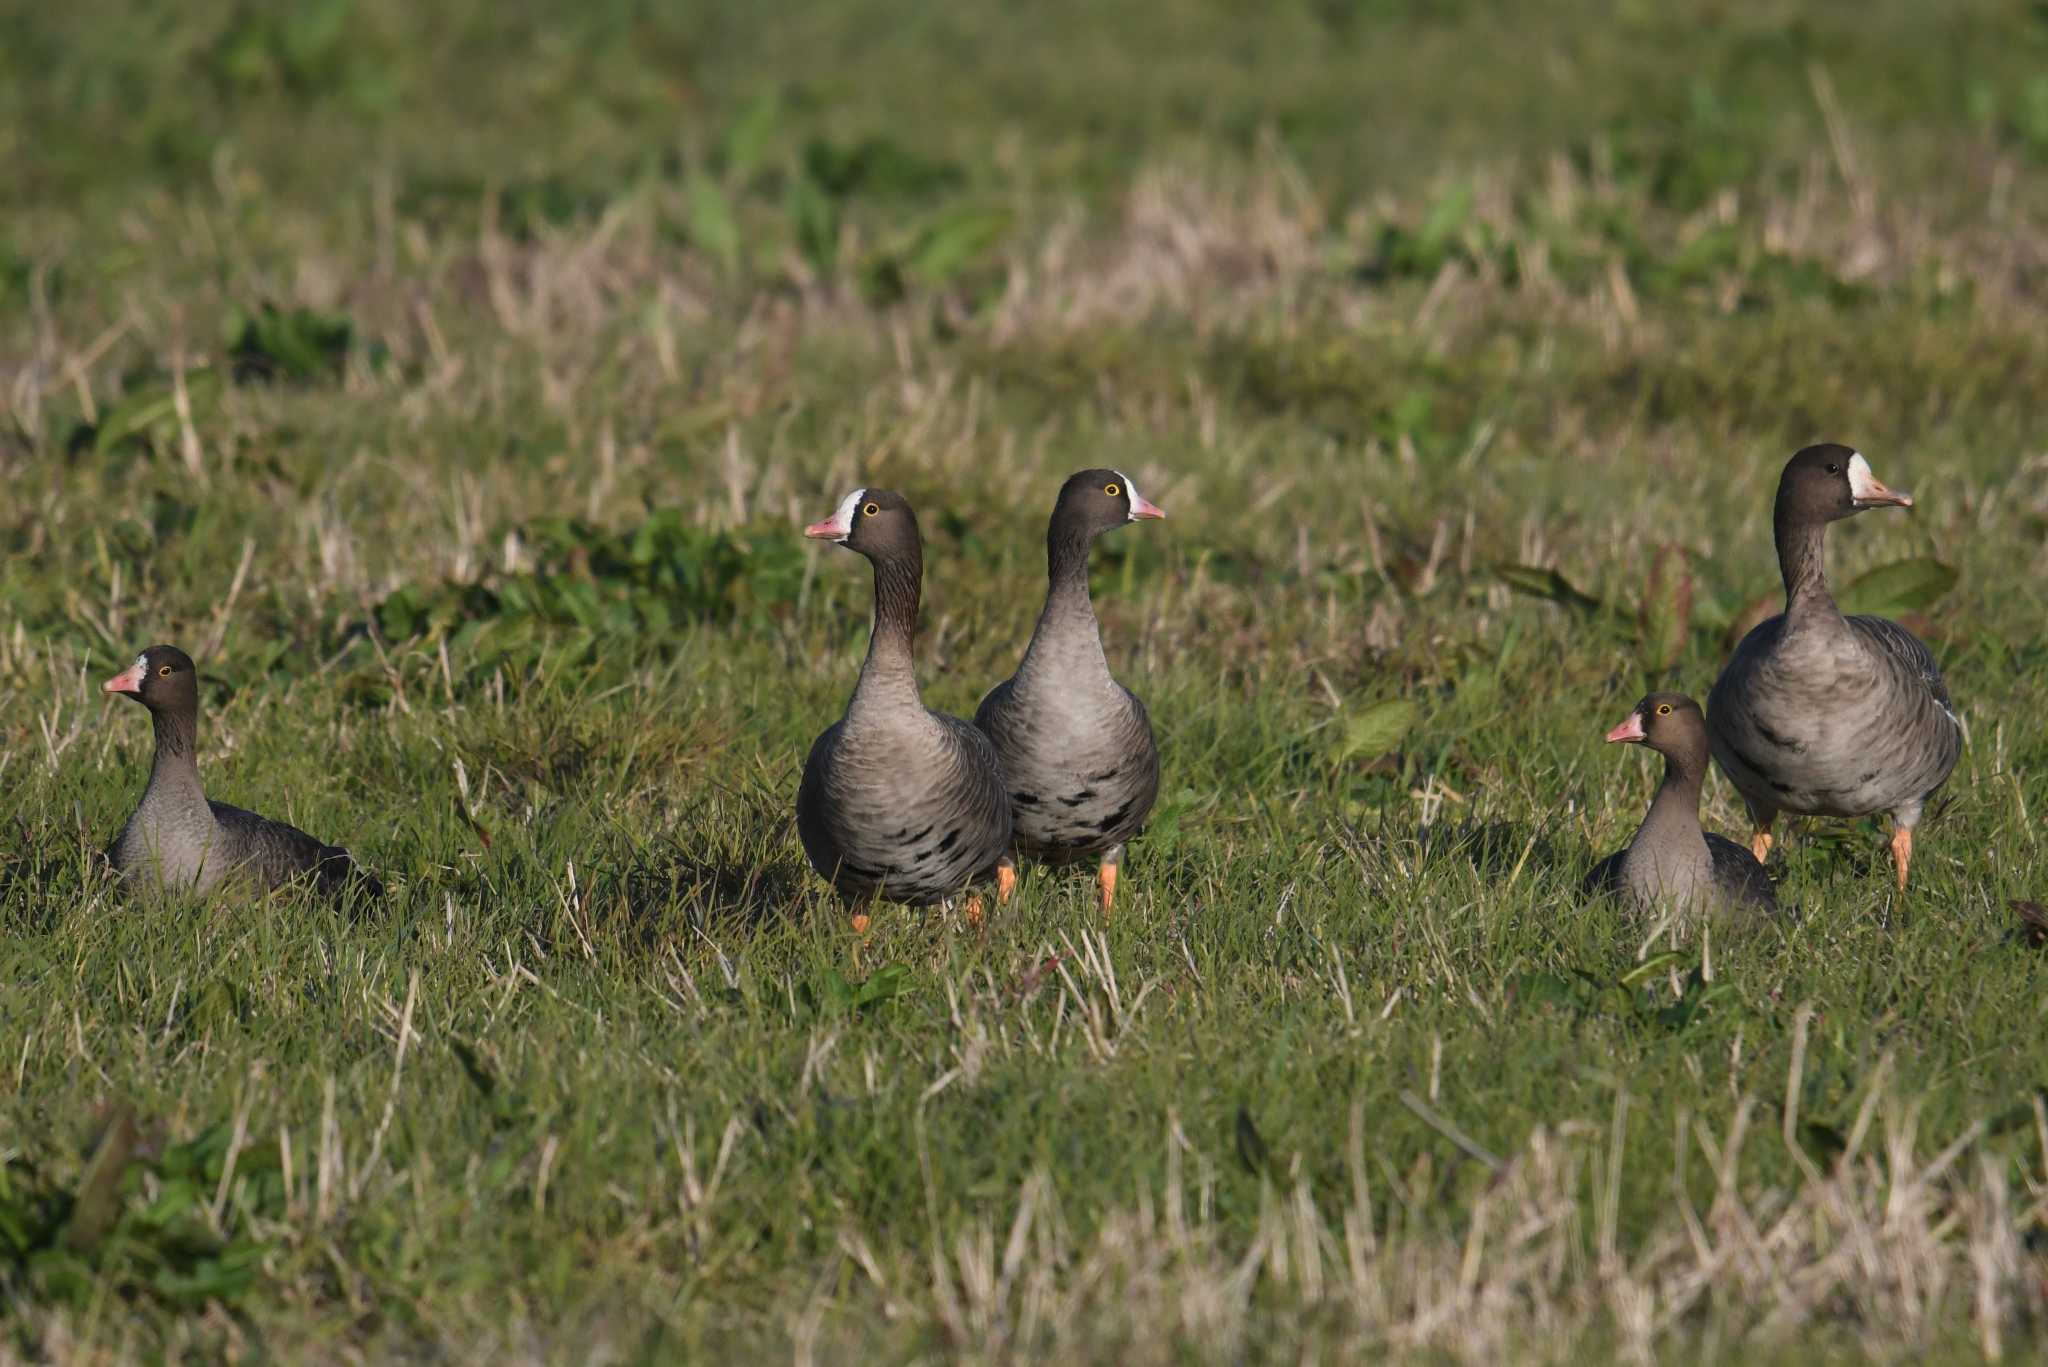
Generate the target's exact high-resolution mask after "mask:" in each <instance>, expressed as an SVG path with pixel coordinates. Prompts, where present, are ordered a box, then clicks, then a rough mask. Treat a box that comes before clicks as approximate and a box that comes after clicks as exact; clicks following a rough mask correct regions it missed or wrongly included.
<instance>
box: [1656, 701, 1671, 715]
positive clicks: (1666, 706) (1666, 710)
mask: <svg viewBox="0 0 2048 1367" xmlns="http://www.w3.org/2000/svg"><path fill="white" fill-rule="evenodd" d="M1657 715H1658V716H1660V717H1668V716H1670V715H1671V704H1670V703H1668V702H1660V703H1658V704H1657Z"/></svg>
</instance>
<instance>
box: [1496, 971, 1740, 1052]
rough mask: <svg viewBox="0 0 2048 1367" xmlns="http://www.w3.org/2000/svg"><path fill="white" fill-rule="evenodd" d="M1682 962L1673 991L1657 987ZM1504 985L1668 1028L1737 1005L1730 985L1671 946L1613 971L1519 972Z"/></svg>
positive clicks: (1551, 1001) (1543, 999) (1532, 997)
mask: <svg viewBox="0 0 2048 1367" xmlns="http://www.w3.org/2000/svg"><path fill="white" fill-rule="evenodd" d="M1681 967H1684V968H1685V969H1686V972H1685V977H1684V978H1683V979H1682V981H1681V984H1680V987H1679V990H1678V992H1677V995H1676V996H1675V997H1674V996H1673V995H1672V994H1671V993H1669V992H1660V991H1658V990H1657V985H1658V983H1659V982H1660V980H1661V979H1662V978H1663V977H1664V976H1665V975H1666V974H1669V973H1672V972H1675V971H1677V970H1679V969H1680V968H1681ZM1508 990H1509V992H1510V993H1511V994H1512V995H1513V996H1514V997H1515V998H1516V999H1518V1000H1520V1001H1523V1002H1527V1003H1529V1004H1530V1005H1550V1006H1560V1007H1563V1008H1565V1009H1566V1010H1569V1011H1571V1012H1573V1013H1575V1014H1577V1015H1580V1016H1611V1017H1616V1018H1619V1019H1622V1020H1633V1021H1636V1022H1637V1023H1639V1024H1642V1025H1646V1026H1653V1027H1656V1028H1658V1029H1663V1030H1668V1031H1670V1032H1672V1033H1673V1034H1677V1033H1679V1032H1681V1031H1684V1030H1688V1029H1690V1028H1691V1027H1692V1026H1693V1025H1695V1024H1696V1023H1698V1022H1699V1021H1701V1020H1702V1019H1704V1018H1705V1017H1706V1016H1707V1015H1708V1013H1709V1012H1710V1011H1713V1010H1715V1009H1716V1008H1719V1009H1722V1010H1729V1009H1734V1008H1735V1007H1736V1006H1738V1005H1739V1000H1738V999H1737V998H1736V997H1735V989H1734V987H1733V986H1732V985H1730V984H1728V983H1725V982H1720V983H1716V982H1709V981H1708V979H1707V976H1706V970H1705V968H1704V967H1703V966H1702V965H1701V964H1700V963H1698V962H1691V963H1688V961H1687V959H1686V957H1685V956H1684V955H1682V954H1680V953H1679V952H1677V951H1676V950H1668V951H1666V952H1664V953H1662V954H1652V955H1651V956H1650V957H1649V958H1647V959H1644V960H1643V961H1642V962H1641V963H1639V964H1636V965H1634V966H1633V967H1631V968H1630V969H1629V970H1628V971H1627V972H1625V973H1622V974H1620V975H1618V976H1615V977H1609V976H1606V975H1604V974H1600V973H1593V972H1589V971H1587V970H1586V969H1583V968H1572V969H1567V970H1566V971H1564V972H1562V973H1550V972H1535V973H1523V974H1519V975H1517V976H1516V977H1515V978H1514V980H1513V981H1512V982H1511V983H1510V984H1509V987H1508Z"/></svg>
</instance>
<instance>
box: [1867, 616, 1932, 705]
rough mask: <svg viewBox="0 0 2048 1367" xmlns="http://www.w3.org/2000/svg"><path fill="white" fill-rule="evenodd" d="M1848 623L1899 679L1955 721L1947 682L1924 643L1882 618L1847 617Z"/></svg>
mask: <svg viewBox="0 0 2048 1367" xmlns="http://www.w3.org/2000/svg"><path fill="white" fill-rule="evenodd" d="M1848 622H1849V625H1850V626H1851V627H1853V628H1854V629H1855V630H1856V632H1857V633H1858V634H1859V635H1861V636H1862V637H1863V639H1864V641H1865V642H1867V643H1868V644H1870V645H1871V646H1874V647H1875V648H1876V649H1877V651H1878V653H1879V654H1880V655H1881V656H1883V657H1884V658H1885V659H1887V660H1890V661H1891V662H1892V664H1893V666H1894V667H1895V668H1896V669H1897V670H1898V671H1899V673H1900V675H1901V676H1902V677H1904V678H1908V679H1913V680H1917V681H1918V682H1919V683H1920V685H1921V686H1922V687H1924V688H1925V689H1926V690H1927V692H1928V694H1929V696H1931V697H1932V698H1933V699H1934V701H1935V702H1936V703H1938V704H1939V705H1940V707H1941V710H1942V711H1944V712H1947V713H1948V714H1949V719H1950V720H1951V721H1953V720H1954V719H1955V711H1954V709H1953V707H1952V706H1951V705H1950V703H1949V696H1948V682H1947V681H1946V680H1945V679H1943V678H1942V677H1941V666H1940V664H1938V663H1937V662H1936V661H1935V658H1934V652H1933V651H1931V650H1929V649H1928V648H1927V643H1926V642H1924V641H1922V640H1921V639H1920V638H1919V637H1918V636H1915V635H1914V634H1913V633H1912V632H1910V631H1908V630H1906V629H1905V628H1904V627H1902V626H1900V625H1899V624H1898V623H1897V622H1894V621H1892V620H1891V619H1889V618H1886V617H1851V618H1849V619H1848Z"/></svg>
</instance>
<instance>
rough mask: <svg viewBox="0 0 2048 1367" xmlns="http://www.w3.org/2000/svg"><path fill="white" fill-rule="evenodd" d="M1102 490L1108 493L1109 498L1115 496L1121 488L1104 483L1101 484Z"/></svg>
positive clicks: (1120, 491)
mask: <svg viewBox="0 0 2048 1367" xmlns="http://www.w3.org/2000/svg"><path fill="white" fill-rule="evenodd" d="M1102 492H1103V493H1105V494H1108V495H1109V496H1110V497H1111V498H1115V497H1116V496H1117V495H1118V494H1120V493H1122V492H1123V490H1122V489H1121V488H1119V487H1118V486H1116V485H1114V484H1105V485H1103V486H1102Z"/></svg>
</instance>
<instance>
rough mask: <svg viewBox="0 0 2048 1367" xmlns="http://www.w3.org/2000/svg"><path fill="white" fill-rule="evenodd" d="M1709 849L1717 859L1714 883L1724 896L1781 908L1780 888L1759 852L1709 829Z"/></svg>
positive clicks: (1760, 906) (1769, 908) (1762, 908)
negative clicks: (1774, 882) (1776, 885)
mask: <svg viewBox="0 0 2048 1367" xmlns="http://www.w3.org/2000/svg"><path fill="white" fill-rule="evenodd" d="M1707 853H1708V854H1709V855H1710V856H1712V858H1713V861H1714V887H1715V888H1716V889H1717V890H1718V891H1719V892H1720V894H1721V895H1722V896H1723V897H1727V898H1731V899H1733V900H1734V901H1737V902H1741V903H1743V904H1745V905H1748V906H1752V907H1755V908H1757V909H1758V910H1760V911H1776V910H1777V909H1778V890H1777V889H1776V888H1774V887H1772V886H1771V878H1770V875H1769V874H1767V873H1765V872H1764V866H1763V865H1761V864H1759V863H1757V862H1756V856H1755V855H1753V854H1751V853H1750V852H1749V851H1748V850H1747V849H1745V848H1743V847H1742V846H1740V845H1738V844H1736V843H1735V842H1734V841H1733V840H1730V839H1728V837H1726V836H1722V835H1715V834H1713V833H1712V832H1711V831H1710V832H1708V833H1707Z"/></svg>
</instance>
